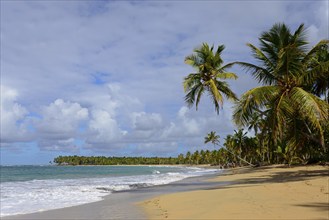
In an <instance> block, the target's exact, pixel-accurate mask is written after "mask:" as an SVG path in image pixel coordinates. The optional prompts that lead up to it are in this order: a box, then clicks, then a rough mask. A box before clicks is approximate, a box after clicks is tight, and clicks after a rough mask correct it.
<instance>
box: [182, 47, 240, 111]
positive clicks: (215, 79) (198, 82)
mask: <svg viewBox="0 0 329 220" xmlns="http://www.w3.org/2000/svg"><path fill="white" fill-rule="evenodd" d="M224 48H225V47H224V45H220V46H218V48H217V50H216V51H214V46H212V47H209V45H208V44H207V43H203V44H202V46H201V47H199V48H197V49H195V50H194V54H192V55H189V56H187V57H186V58H185V63H186V64H189V65H191V66H192V67H194V68H195V69H196V71H197V72H196V73H190V74H189V75H188V76H187V77H185V78H184V91H185V93H186V96H185V101H186V103H187V105H188V106H189V107H192V106H193V105H194V104H195V106H196V109H198V104H199V102H200V98H201V96H202V95H203V94H204V93H205V92H208V93H209V95H210V97H211V98H212V101H213V103H214V105H215V109H216V112H217V114H219V109H220V108H221V107H222V106H223V95H222V94H224V95H225V96H226V98H227V99H230V100H237V97H236V95H235V94H234V93H233V92H232V91H231V89H230V88H229V85H228V84H227V83H226V82H225V81H223V80H225V79H237V78H238V77H237V75H235V74H234V73H230V72H226V69H227V68H229V67H231V66H232V65H233V64H227V65H225V66H222V65H223V60H222V58H221V53H222V52H223V50H224Z"/></svg>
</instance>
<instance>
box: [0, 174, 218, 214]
mask: <svg viewBox="0 0 329 220" xmlns="http://www.w3.org/2000/svg"><path fill="white" fill-rule="evenodd" d="M221 174H222V172H220V173H218V172H216V173H213V174H207V175H204V176H197V177H189V178H186V179H183V180H180V181H176V182H172V183H169V184H165V185H157V186H151V187H144V188H138V189H133V190H126V191H118V192H113V193H112V194H110V195H106V196H104V197H103V200H101V201H97V202H92V203H87V204H82V205H77V206H72V207H66V208H60V209H53V210H46V211H40V212H35V213H30V214H20V215H10V216H3V217H1V219H3V220H9V219H19V220H23V219H25V220H27V219H90V220H91V219H147V216H146V213H145V212H144V211H143V209H141V208H140V206H139V205H137V204H138V203H139V202H141V201H144V200H146V199H150V198H153V197H155V196H159V195H163V194H171V193H177V192H184V191H189V190H197V189H203V188H209V187H212V186H213V185H214V183H211V182H209V181H206V180H209V179H210V178H213V177H214V176H217V175H221Z"/></svg>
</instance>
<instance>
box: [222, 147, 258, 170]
mask: <svg viewBox="0 0 329 220" xmlns="http://www.w3.org/2000/svg"><path fill="white" fill-rule="evenodd" d="M224 149H225V150H227V151H228V152H229V153H231V154H233V155H234V156H236V157H237V158H239V159H240V160H242V161H243V162H246V163H247V164H249V165H250V166H253V167H255V165H254V164H251V163H250V162H248V161H246V160H245V159H243V158H241V157H240V156H238V155H235V153H233V152H232V151H230V150H228V149H227V148H224Z"/></svg>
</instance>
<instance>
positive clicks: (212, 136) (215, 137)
mask: <svg viewBox="0 0 329 220" xmlns="http://www.w3.org/2000/svg"><path fill="white" fill-rule="evenodd" d="M219 138H220V136H219V135H216V132H215V131H211V132H210V133H209V134H207V136H206V137H205V141H204V143H205V144H206V143H208V142H211V143H212V144H214V146H215V145H219ZM225 150H227V151H228V152H229V153H230V154H232V155H233V156H236V157H237V158H239V159H240V160H242V161H244V162H246V163H247V164H249V165H251V166H253V164H251V163H249V162H248V161H246V160H244V159H242V158H241V157H240V156H238V155H236V154H235V153H233V152H232V151H231V150H229V149H227V148H225Z"/></svg>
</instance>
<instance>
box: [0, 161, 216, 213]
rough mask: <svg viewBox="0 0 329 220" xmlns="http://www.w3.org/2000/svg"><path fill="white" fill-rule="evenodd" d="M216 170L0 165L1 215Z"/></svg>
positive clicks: (96, 198) (83, 200) (65, 204)
mask: <svg viewBox="0 0 329 220" xmlns="http://www.w3.org/2000/svg"><path fill="white" fill-rule="evenodd" d="M214 172H219V170H215V169H201V168H191V167H175V166H1V167H0V174H1V178H0V192H1V194H0V202H1V203H0V204H1V207H0V211H1V212H0V216H8V215H15V214H26V213H32V212H38V211H44V210H50V209H57V208H64V207H70V206H75V205H80V204H84V203H90V202H95V201H99V200H102V198H103V197H104V196H106V195H110V194H111V193H112V192H114V191H122V190H133V189H136V188H139V187H150V186H154V185H163V184H168V183H171V182H174V181H178V180H182V179H185V178H188V177H193V176H201V175H206V174H209V173H214Z"/></svg>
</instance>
